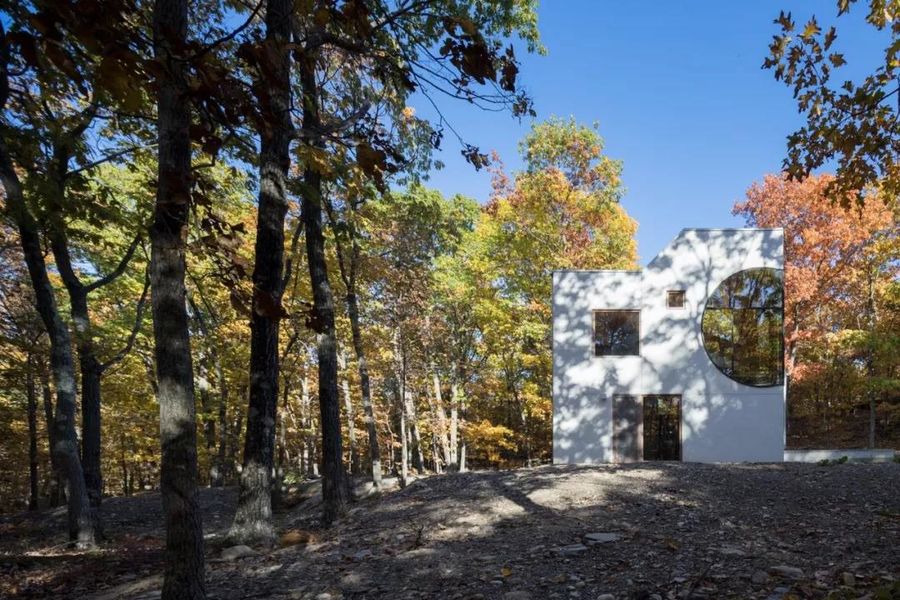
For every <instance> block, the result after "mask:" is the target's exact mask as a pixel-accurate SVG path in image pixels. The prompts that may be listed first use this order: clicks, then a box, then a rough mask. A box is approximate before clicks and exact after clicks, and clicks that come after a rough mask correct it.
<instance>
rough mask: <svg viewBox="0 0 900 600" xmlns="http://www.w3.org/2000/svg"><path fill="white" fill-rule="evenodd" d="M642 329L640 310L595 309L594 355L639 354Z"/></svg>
mask: <svg viewBox="0 0 900 600" xmlns="http://www.w3.org/2000/svg"><path fill="white" fill-rule="evenodd" d="M640 331H641V312H640V311H639V310H595V311H594V356H637V355H639V354H640V338H641V333H640Z"/></svg>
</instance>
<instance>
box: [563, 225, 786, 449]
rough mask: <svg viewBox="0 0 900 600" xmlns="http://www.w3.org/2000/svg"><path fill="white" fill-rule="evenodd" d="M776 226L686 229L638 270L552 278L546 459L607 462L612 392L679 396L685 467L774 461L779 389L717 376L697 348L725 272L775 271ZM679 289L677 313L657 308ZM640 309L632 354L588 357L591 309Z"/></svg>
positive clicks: (778, 258)
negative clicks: (636, 350) (549, 454)
mask: <svg viewBox="0 0 900 600" xmlns="http://www.w3.org/2000/svg"><path fill="white" fill-rule="evenodd" d="M783 262H784V259H783V232H782V230H780V229H686V230H683V231H682V232H681V233H680V234H679V235H678V237H676V238H675V240H673V241H672V243H671V244H669V246H668V247H667V248H666V249H665V250H663V251H662V252H661V253H660V254H659V255H658V256H657V257H656V258H654V259H653V260H652V261H651V262H650V264H649V265H648V266H647V267H646V268H645V269H644V270H643V271H625V272H623V271H561V272H557V273H555V274H554V276H553V409H554V412H553V419H554V422H553V459H554V462H557V463H596V462H608V461H610V460H612V454H611V441H612V396H613V395H614V394H633V395H644V394H680V395H681V396H682V458H683V460H685V461H699V462H715V461H781V460H782V459H783V452H784V418H785V412H784V386H777V387H770V388H755V387H751V386H745V385H742V384H739V383H737V382H735V381H733V380H731V379H729V378H728V377H726V376H725V375H723V374H722V373H721V372H720V371H719V370H718V369H717V368H716V367H715V366H714V365H713V364H712V362H711V361H710V360H709V357H708V356H707V355H706V351H705V350H704V349H703V346H702V343H701V334H700V320H701V317H702V315H703V308H704V306H705V303H706V299H707V297H708V296H709V295H710V294H711V293H712V292H713V291H714V290H715V289H716V287H717V286H718V285H719V283H721V282H722V281H723V280H724V279H725V278H727V277H728V276H729V275H731V274H733V273H736V272H737V271H741V270H744V269H750V268H754V267H773V268H779V269H780V268H783ZM668 290H685V299H686V303H685V308H683V309H670V308H667V307H666V292H667V291H668ZM617 308H631V309H640V310H641V348H640V352H641V355H640V356H628V357H595V356H594V355H593V347H592V342H593V340H592V311H594V310H598V309H617Z"/></svg>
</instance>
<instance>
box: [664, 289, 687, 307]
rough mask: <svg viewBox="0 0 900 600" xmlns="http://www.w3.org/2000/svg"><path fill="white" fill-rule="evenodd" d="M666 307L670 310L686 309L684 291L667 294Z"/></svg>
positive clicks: (670, 291) (672, 291)
mask: <svg viewBox="0 0 900 600" xmlns="http://www.w3.org/2000/svg"><path fill="white" fill-rule="evenodd" d="M666 306H667V307H668V308H684V290H669V291H668V292H666Z"/></svg>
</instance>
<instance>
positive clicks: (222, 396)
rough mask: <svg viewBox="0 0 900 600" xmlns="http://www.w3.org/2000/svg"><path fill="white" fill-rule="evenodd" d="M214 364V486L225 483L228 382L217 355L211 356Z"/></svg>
mask: <svg viewBox="0 0 900 600" xmlns="http://www.w3.org/2000/svg"><path fill="white" fill-rule="evenodd" d="M213 360H214V361H215V365H216V379H217V383H218V384H219V450H218V455H217V458H216V466H215V470H214V471H213V477H212V484H213V486H214V487H221V486H223V485H225V477H226V470H227V456H228V382H227V381H226V380H225V370H224V369H223V368H222V360H221V359H220V358H219V356H218V355H216V356H214V357H213Z"/></svg>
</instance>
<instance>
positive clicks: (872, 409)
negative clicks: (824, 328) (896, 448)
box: [866, 270, 878, 449]
mask: <svg viewBox="0 0 900 600" xmlns="http://www.w3.org/2000/svg"><path fill="white" fill-rule="evenodd" d="M868 275H869V277H868V280H869V281H868V284H869V289H868V294H867V302H866V304H867V309H868V310H867V312H868V313H869V314H868V317H869V319H868V320H869V349H868V357H867V360H866V362H867V365H866V375H867V378H868V382H867V383H868V387H869V390H868V394H867V395H868V396H869V398H868V400H869V440H868V442H869V448H873V449H874V448H875V425H876V413H877V410H878V404H877V398H878V395H877V393H876V392H875V387H874V385H873V381H874V379H875V375H876V372H875V324H876V323H877V321H878V309H877V306H876V304H875V277H874V274H873V273H872V272H871V270H870V272H869V273H868Z"/></svg>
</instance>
